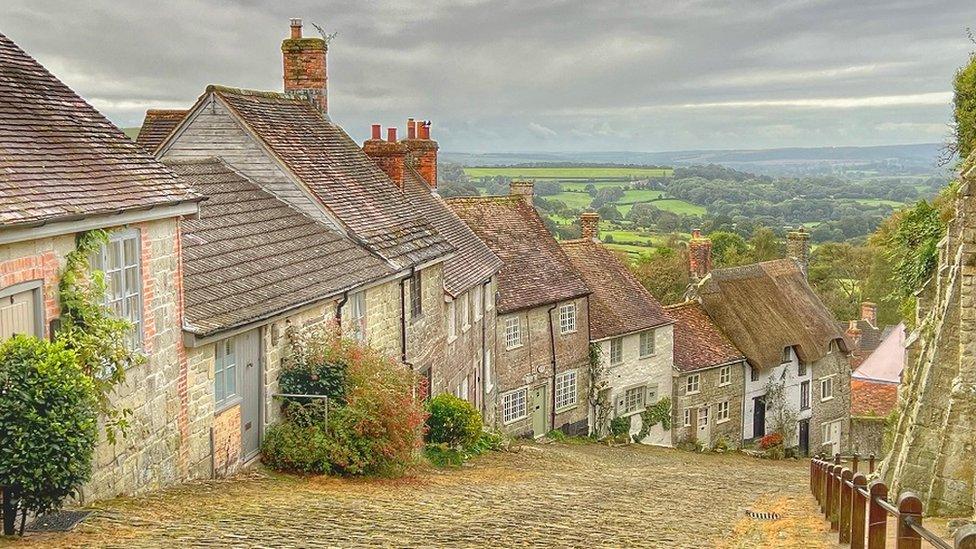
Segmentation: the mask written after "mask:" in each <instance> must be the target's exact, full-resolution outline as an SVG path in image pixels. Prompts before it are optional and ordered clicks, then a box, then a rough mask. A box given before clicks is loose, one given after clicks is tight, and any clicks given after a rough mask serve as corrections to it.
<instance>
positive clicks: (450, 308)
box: [447, 300, 458, 341]
mask: <svg viewBox="0 0 976 549" xmlns="http://www.w3.org/2000/svg"><path fill="white" fill-rule="evenodd" d="M457 336H458V334H457V303H456V302H455V301H453V300H452V301H448V302H447V340H448V341H454V340H455V339H457Z"/></svg>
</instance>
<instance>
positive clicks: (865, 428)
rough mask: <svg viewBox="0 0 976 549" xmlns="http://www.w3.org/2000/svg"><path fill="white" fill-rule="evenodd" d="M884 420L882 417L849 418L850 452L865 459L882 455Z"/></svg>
mask: <svg viewBox="0 0 976 549" xmlns="http://www.w3.org/2000/svg"><path fill="white" fill-rule="evenodd" d="M884 431H885V418H883V417H851V430H850V449H851V452H853V453H855V454H857V455H859V456H861V457H866V456H869V455H871V454H874V455H875V457H880V456H882V455H883V448H884Z"/></svg>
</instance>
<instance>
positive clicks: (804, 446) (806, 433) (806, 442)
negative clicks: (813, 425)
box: [800, 419, 810, 456]
mask: <svg viewBox="0 0 976 549" xmlns="http://www.w3.org/2000/svg"><path fill="white" fill-rule="evenodd" d="M800 455H802V456H807V455H810V420H809V419H802V420H800Z"/></svg>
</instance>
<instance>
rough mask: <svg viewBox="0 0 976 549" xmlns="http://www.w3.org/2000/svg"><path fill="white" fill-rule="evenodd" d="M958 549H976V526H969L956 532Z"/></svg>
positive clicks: (955, 545)
mask: <svg viewBox="0 0 976 549" xmlns="http://www.w3.org/2000/svg"><path fill="white" fill-rule="evenodd" d="M953 547H955V548H956V549H976V524H968V525H966V526H963V527H962V528H960V529H958V530H956V537H955V543H954V544H953Z"/></svg>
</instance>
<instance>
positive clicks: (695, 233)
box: [691, 229, 701, 238]
mask: <svg viewBox="0 0 976 549" xmlns="http://www.w3.org/2000/svg"><path fill="white" fill-rule="evenodd" d="M691 237H692V238H701V229H692V230H691Z"/></svg>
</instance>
